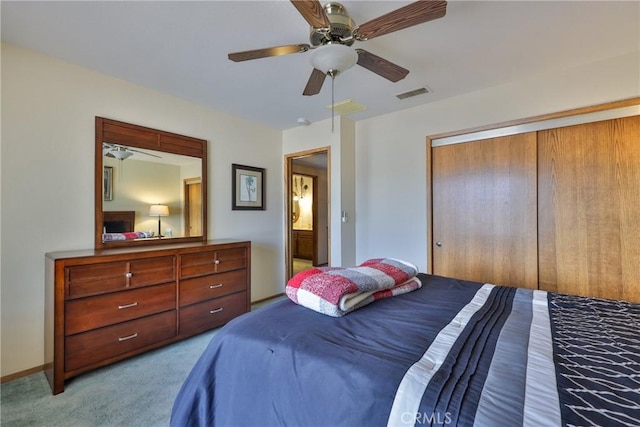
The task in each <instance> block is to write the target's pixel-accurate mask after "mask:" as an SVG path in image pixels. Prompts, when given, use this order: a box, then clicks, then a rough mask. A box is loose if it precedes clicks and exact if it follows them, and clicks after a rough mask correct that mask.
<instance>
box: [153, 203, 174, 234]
mask: <svg viewBox="0 0 640 427" xmlns="http://www.w3.org/2000/svg"><path fill="white" fill-rule="evenodd" d="M149 216H157V217H158V237H162V233H161V231H160V230H161V222H160V221H161V220H160V218H162V217H163V216H169V206H167V205H151V207H149Z"/></svg>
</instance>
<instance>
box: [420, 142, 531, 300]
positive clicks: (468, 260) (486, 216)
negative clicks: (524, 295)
mask: <svg viewBox="0 0 640 427" xmlns="http://www.w3.org/2000/svg"><path fill="white" fill-rule="evenodd" d="M536 155H537V153H536V133H535V132H531V133H525V134H520V135H513V136H505V137H499V138H492V139H486V140H481V141H473V142H466V143H461V144H453V145H445V146H440V147H434V148H433V149H432V189H433V191H432V197H433V201H432V203H433V205H432V206H433V207H432V212H433V233H432V235H433V244H432V248H431V253H432V256H433V273H434V274H437V275H442V276H449V277H456V278H459V279H466V280H474V281H478V282H487V283H493V284H498V285H506V286H520V287H526V288H532V289H536V288H537V286H538V276H537V243H536V236H537V230H536V215H537V209H536Z"/></svg>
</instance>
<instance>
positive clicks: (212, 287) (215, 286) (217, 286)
mask: <svg viewBox="0 0 640 427" xmlns="http://www.w3.org/2000/svg"><path fill="white" fill-rule="evenodd" d="M221 287H222V283H218V284H217V285H209V289H216V288H221Z"/></svg>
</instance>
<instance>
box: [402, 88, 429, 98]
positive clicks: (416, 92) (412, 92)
mask: <svg viewBox="0 0 640 427" xmlns="http://www.w3.org/2000/svg"><path fill="white" fill-rule="evenodd" d="M423 93H429V89H427V88H426V87H421V88H420V89H414V90H410V91H409V92H405V93H399V94H398V95H396V97H397V98H398V99H407V98H411V97H413V96H418V95H422V94H423Z"/></svg>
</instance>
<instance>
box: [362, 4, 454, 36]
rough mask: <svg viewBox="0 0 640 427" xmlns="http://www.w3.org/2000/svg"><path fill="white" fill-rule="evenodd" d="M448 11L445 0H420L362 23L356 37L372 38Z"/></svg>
mask: <svg viewBox="0 0 640 427" xmlns="http://www.w3.org/2000/svg"><path fill="white" fill-rule="evenodd" d="M446 13H447V2H446V1H444V0H419V1H416V2H414V3H411V4H408V5H407V6H404V7H401V8H400V9H396V10H394V11H393V12H389V13H387V14H385V15H382V16H379V17H378V18H375V19H372V20H371V21H368V22H365V23H364V24H362V25H360V27H358V30H357V35H356V38H357V39H358V40H370V39H372V38H374V37H378V36H382V35H385V34H389V33H392V32H394V31H398V30H402V29H403V28H408V27H412V26H414V25H418V24H422V23H424V22H427V21H432V20H434V19H438V18H442V17H443V16H444V15H445V14H446Z"/></svg>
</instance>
